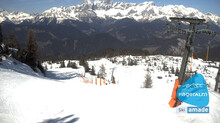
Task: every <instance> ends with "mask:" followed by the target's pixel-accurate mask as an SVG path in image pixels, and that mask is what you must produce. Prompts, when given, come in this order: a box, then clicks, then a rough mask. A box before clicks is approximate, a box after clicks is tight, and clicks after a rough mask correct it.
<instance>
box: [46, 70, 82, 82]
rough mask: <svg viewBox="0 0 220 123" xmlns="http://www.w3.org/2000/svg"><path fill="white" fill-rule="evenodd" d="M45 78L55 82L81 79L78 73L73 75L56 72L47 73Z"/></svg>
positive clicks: (71, 73)
mask: <svg viewBox="0 0 220 123" xmlns="http://www.w3.org/2000/svg"><path fill="white" fill-rule="evenodd" d="M46 76H47V77H48V78H50V79H56V80H67V79H73V78H76V77H81V75H80V74H79V73H73V72H64V73H58V72H57V71H47V72H46Z"/></svg>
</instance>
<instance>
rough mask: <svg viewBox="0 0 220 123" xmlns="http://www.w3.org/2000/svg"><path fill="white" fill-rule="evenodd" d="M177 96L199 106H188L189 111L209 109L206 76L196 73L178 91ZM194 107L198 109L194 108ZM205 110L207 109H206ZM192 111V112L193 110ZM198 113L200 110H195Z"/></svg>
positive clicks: (183, 100)
mask: <svg viewBox="0 0 220 123" xmlns="http://www.w3.org/2000/svg"><path fill="white" fill-rule="evenodd" d="M177 97H178V99H179V100H180V101H182V102H185V103H188V104H190V105H194V106H197V107H188V108H187V112H189V111H198V110H199V111H204V110H203V109H206V110H207V109H208V111H207V113H208V112H209V108H208V107H206V106H207V105H208V104H209V93H208V88H207V86H206V82H205V79H204V77H203V76H202V75H201V74H196V75H194V76H193V77H191V78H190V79H189V80H188V81H186V82H185V83H184V84H183V85H182V86H181V87H180V88H179V89H178V91H177ZM192 108H195V109H198V110H195V109H194V110H192ZM206 110H205V111H206ZM191 113H192V112H191ZM195 113H198V112H195Z"/></svg>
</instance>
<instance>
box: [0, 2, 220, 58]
mask: <svg viewBox="0 0 220 123" xmlns="http://www.w3.org/2000/svg"><path fill="white" fill-rule="evenodd" d="M169 17H190V18H200V19H205V20H206V21H207V22H209V23H210V25H211V26H210V27H211V29H212V30H214V31H216V32H217V35H216V37H215V38H214V39H212V37H210V36H207V35H198V36H196V39H195V43H194V47H195V51H196V52H200V51H202V50H203V49H204V48H205V47H206V46H207V43H208V41H209V40H213V41H212V46H220V40H219V39H220V35H219V33H220V17H218V16H217V15H214V14H211V13H205V14H204V13H202V12H200V11H198V10H196V9H194V8H187V7H184V6H183V5H166V6H156V5H155V3H154V2H144V3H140V4H136V3H125V2H113V0H106V1H100V0H95V1H94V2H92V1H91V0H84V1H83V3H81V4H78V5H76V6H69V7H59V8H57V7H53V8H51V9H48V10H46V11H44V12H42V13H38V14H27V13H24V12H11V13H9V12H7V11H5V10H3V9H0V23H2V25H3V26H2V28H3V35H5V36H6V35H7V34H8V33H9V32H11V31H12V32H14V33H15V35H16V36H17V37H18V39H19V42H20V44H21V45H22V46H24V45H25V42H26V40H27V31H28V30H29V29H32V30H33V31H34V32H35V35H36V38H37V40H38V44H39V46H40V48H41V49H42V52H43V54H44V57H47V56H50V55H61V56H63V55H64V56H70V55H81V54H88V53H91V52H94V51H97V50H101V49H104V48H134V49H142V50H148V51H149V52H157V53H167V54H181V53H182V50H183V48H184V43H185V39H186V36H184V35H177V34H165V33H164V30H165V29H166V28H167V27H166V22H167V21H168V20H169ZM183 27H186V25H184V24H183Z"/></svg>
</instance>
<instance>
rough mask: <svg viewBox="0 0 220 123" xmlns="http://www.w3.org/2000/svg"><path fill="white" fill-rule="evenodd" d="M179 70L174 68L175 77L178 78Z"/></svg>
mask: <svg viewBox="0 0 220 123" xmlns="http://www.w3.org/2000/svg"><path fill="white" fill-rule="evenodd" d="M179 72H180V71H179V69H178V67H177V68H176V73H175V76H179Z"/></svg>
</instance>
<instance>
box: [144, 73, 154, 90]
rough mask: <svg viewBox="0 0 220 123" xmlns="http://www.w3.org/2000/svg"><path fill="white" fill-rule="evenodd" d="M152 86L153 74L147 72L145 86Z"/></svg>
mask: <svg viewBox="0 0 220 123" xmlns="http://www.w3.org/2000/svg"><path fill="white" fill-rule="evenodd" d="M151 87H152V79H151V75H150V74H148V73H147V74H146V75H145V81H144V85H143V88H151Z"/></svg>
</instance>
